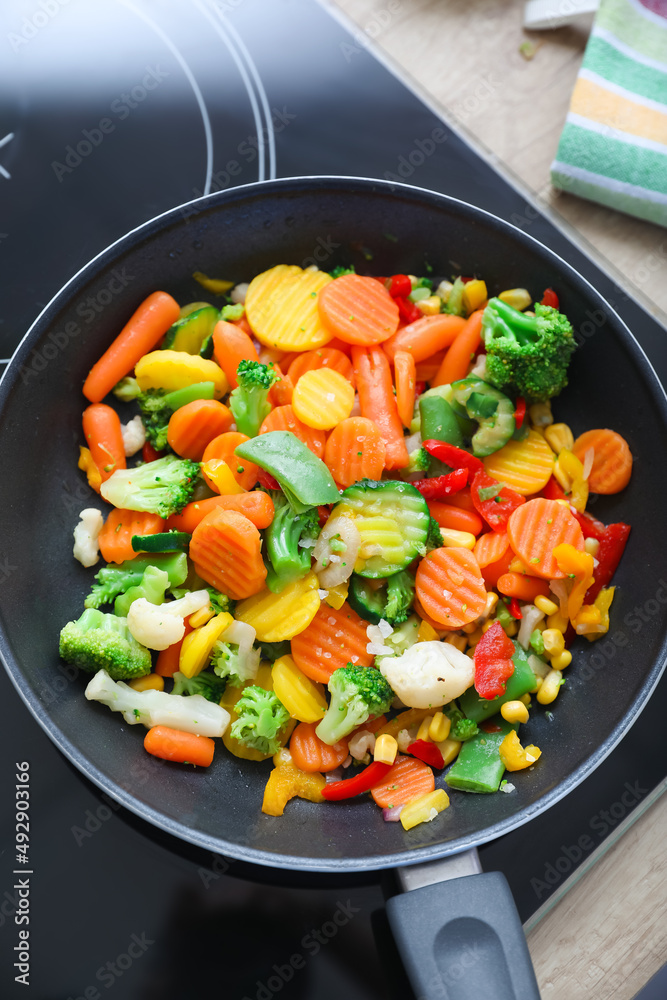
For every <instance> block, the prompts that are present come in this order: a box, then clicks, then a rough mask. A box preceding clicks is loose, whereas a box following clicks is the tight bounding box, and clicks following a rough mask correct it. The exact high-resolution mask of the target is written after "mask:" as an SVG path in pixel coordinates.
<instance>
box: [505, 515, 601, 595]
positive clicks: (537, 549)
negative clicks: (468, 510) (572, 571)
mask: <svg viewBox="0 0 667 1000" xmlns="http://www.w3.org/2000/svg"><path fill="white" fill-rule="evenodd" d="M507 534H508V537H509V540H510V545H511V546H512V549H513V551H514V553H515V555H517V556H518V557H519V559H520V560H521V561H522V562H523V563H525V565H526V566H528V567H530V572H531V573H533V574H534V575H535V576H540V577H543V578H544V579H545V580H562V579H563V578H564V576H565V573H564V572H563V571H562V570H561V569H559V568H558V564H557V562H556V560H555V559H554V556H553V549H554V548H555V547H556V545H561V544H562V543H563V542H569V543H570V545H574V547H575V549H578V550H579V551H580V552H583V551H584V536H583V533H582V531H581V528H580V527H579V523H578V521H577V520H576V518H574V517H573V516H572V514H571V513H570V509H569V507H568V506H567V504H562V503H560V502H559V501H558V500H545V499H544V497H536V499H535V500H528V501H527V502H526V503H523V504H521V506H520V507H517V509H516V510H515V511H514V512H513V513H512V514H511V516H510V519H509V521H508V522H507Z"/></svg>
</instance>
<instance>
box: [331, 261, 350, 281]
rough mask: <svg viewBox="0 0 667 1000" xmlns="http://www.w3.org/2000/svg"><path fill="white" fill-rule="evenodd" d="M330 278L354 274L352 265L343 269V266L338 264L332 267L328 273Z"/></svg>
mask: <svg viewBox="0 0 667 1000" xmlns="http://www.w3.org/2000/svg"><path fill="white" fill-rule="evenodd" d="M329 274H330V275H331V277H332V278H340V277H341V276H342V275H343V274H356V272H355V270H354V264H352V265H351V266H350V267H345V265H344V264H338V265H337V266H336V267H334V269H333V271H329Z"/></svg>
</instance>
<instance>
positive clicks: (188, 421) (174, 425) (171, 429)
mask: <svg viewBox="0 0 667 1000" xmlns="http://www.w3.org/2000/svg"><path fill="white" fill-rule="evenodd" d="M233 423H234V418H233V416H232V414H231V411H230V410H229V409H228V408H227V407H226V406H225V404H224V403H221V402H219V401H218V400H217V399H193V400H192V402H191V403H186V404H185V406H181V407H179V409H178V410H174V412H173V413H172V415H171V417H170V419H169V426H168V428H167V441H168V442H169V445H170V446H171V447H172V448H173V449H174V451H175V452H176V454H177V455H180V456H181V458H190V459H192V461H193V462H201V459H202V456H203V454H204V452H205V451H206V447H207V445H208V444H210V442H211V441H212V440H213V439H214V438H216V437H218V436H219V435H220V434H223V433H224V432H225V431H227V430H229V428H230V427H231V425H232V424H233Z"/></svg>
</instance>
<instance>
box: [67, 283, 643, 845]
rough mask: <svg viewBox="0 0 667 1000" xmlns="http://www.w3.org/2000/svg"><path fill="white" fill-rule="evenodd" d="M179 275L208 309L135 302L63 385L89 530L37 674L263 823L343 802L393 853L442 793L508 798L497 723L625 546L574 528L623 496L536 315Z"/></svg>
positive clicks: (616, 440) (568, 349)
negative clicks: (572, 410) (83, 681)
mask: <svg viewBox="0 0 667 1000" xmlns="http://www.w3.org/2000/svg"><path fill="white" fill-rule="evenodd" d="M199 278H200V279H201V280H202V282H204V284H205V287H212V288H213V289H214V290H215V291H217V292H220V293H221V294H223V295H225V304H224V305H223V306H222V308H219V307H217V306H213V305H211V304H210V303H208V302H195V303H191V304H189V305H186V306H184V307H183V308H180V307H179V305H178V304H177V303H176V302H175V300H174V299H173V298H172V297H171V296H170V295H168V294H167V293H165V292H155V293H154V294H152V295H151V296H149V298H148V299H146V301H145V302H144V303H142V305H141V306H140V307H139V308H138V310H137V311H136V312H135V314H134V315H133V316H132V317H131V318H130V320H129V322H128V324H127V326H126V327H125V328H124V329H123V330H122V331H121V333H120V334H119V336H118V337H117V339H116V340H115V341H114V343H113V344H112V345H111V347H110V348H109V349H108V350H107V351H106V352H105V354H104V355H103V356H102V357H101V358H100V360H99V361H98V362H97V364H96V365H95V366H94V367H93V368H92V370H91V372H90V374H89V375H88V377H87V379H86V381H85V384H84V386H83V392H84V395H85V397H86V398H87V400H88V402H89V405H88V406H87V407H86V409H85V410H84V413H83V433H84V438H85V445H84V446H82V447H81V448H80V457H79V468H80V469H82V470H83V472H84V473H85V475H86V477H87V480H88V483H89V484H90V486H91V487H92V488H93V489H94V490H96V491H97V493H99V494H100V496H101V498H102V500H104V501H106V503H107V504H108V505H110V506H109V507H108V508H107V513H106V515H102V513H100V511H99V510H98V509H96V508H88V509H86V510H84V511H82V512H81V515H80V521H79V524H78V525H77V526H76V528H75V531H74V535H75V545H74V555H75V557H76V558H77V559H78V560H79V561H80V562H81V563H82V564H83V565H84V566H94V565H96V564H97V562H98V560H99V557H100V554H101V555H102V557H103V559H104V561H105V565H103V566H102V567H101V568H100V569H98V570H97V572H96V574H95V582H94V583H93V584H92V585H91V589H90V593H89V595H88V596H87V597H86V599H85V601H84V605H85V608H84V611H83V613H82V614H81V616H80V617H79V618H78V620H76V621H71V622H69V623H68V624H67V625H65V627H64V628H63V630H62V632H61V636H60V655H61V656H62V657H63V658H64V659H65V660H66V661H68V662H69V663H73V664H75V665H76V666H78V667H79V668H81V669H82V670H83V671H87V672H90V673H92V674H94V676H93V677H92V679H91V680H90V682H89V684H88V686H87V688H86V692H85V693H86V697H87V698H88V699H89V700H92V701H99V702H102V703H103V704H105V705H108V706H109V707H110V708H111V709H112V711H115V712H120V713H122V715H123V718H124V719H125V721H126V722H128V723H130V724H142V725H144V726H145V727H147V729H148V733H147V735H146V738H145V742H144V745H145V748H146V750H147V751H148V752H149V753H151V754H153V755H155V756H158V757H162V758H166V759H169V760H172V761H177V762H181V763H189V764H195V765H199V766H209V765H211V763H212V761H213V758H214V754H215V753H218V754H219V753H220V752H221V751H220V749H219V747H218V745H217V743H216V738H218V737H221V738H222V741H223V743H224V746H225V748H226V751H227V752H229V753H231V754H233V755H235V756H237V757H241V758H245V759H249V760H255V761H264V760H268V759H271V758H272V759H273V764H274V766H273V769H272V770H271V771H270V774H269V776H268V781H267V785H266V790H265V794H264V802H263V806H262V808H263V811H264V812H265V813H267V814H269V815H272V816H279V815H282V813H283V810H284V808H285V805H286V803H287V802H288V801H289V799H291V798H293V797H295V796H299V797H301V798H305V799H308V800H310V801H312V802H321V801H325V800H327V801H335V800H340V799H349V798H352V797H354V796H357V795H363V794H365V793H370V794H371V796H372V797H373V799H374V800H375V802H376V803H377V804H378V805H379V806H380V807H382V809H383V810H384V818H385V819H386V820H389V821H394V820H399V819H400V822H401V823H402V824H403V826H404V827H405V829H406V830H407V829H410V828H411V827H413V826H415V825H417V824H418V823H422V822H426V821H430V820H432V819H434V818H435V816H437V815H438V814H439V813H440V812H442V810H443V809H445V808H446V807H447V806H448V805H449V796H448V794H447V792H446V790H445V788H448V789H450V790H451V789H454V790H456V791H462V792H478V793H480V792H481V793H489V792H496V791H498V790H499V789H500V790H502V791H505V792H509V791H512V789H513V788H514V786H513V785H512V784H510V783H508V782H507V781H506V780H504V778H503V776H504V774H505V772H506V771H509V772H515V771H520V770H523V769H526V768H531V767H532V766H533V765H535V764H536V763H537V761H538V760H539V758H540V753H541V752H540V750H539V748H538V747H536V746H533V745H525V746H524V745H523V744H522V741H521V739H520V738H519V735H518V732H517V730H518V727H519V725H521V724H524V723H526V722H528V720H529V716H530V709H531V708H533V709H534V708H537V710H538V711H539V710H540V709H541V708H542V706H550V705H552V703H553V702H554V701H555V699H556V697H557V695H558V693H559V691H560V688H561V686H562V685H563V684H564V683H566V675H565V674H564V671H565V670H566V669H567V668H568V667H569V665H570V663H571V661H572V653H571V652H570V650H569V648H568V647H569V645H570V644H571V642H572V640H573V639H574V638H575V637H576V636H583V637H585V638H586V639H588V640H589V641H593V640H595V639H597V638H599V637H600V636H601V635H604V634H605V633H606V632H607V630H608V628H609V610H610V605H611V603H612V600H613V596H614V587H613V585H611V580H612V576H613V573H614V571H615V569H616V566H617V565H618V562H619V560H620V558H621V556H622V553H623V549H624V546H625V543H626V541H627V537H628V534H629V531H630V528H629V526H628V525H626V524H622V523H619V524H612V525H604V524H602V523H601V522H600V521H598V520H596V519H595V518H593V517H592V516H591V515H590V514H589V513H587V511H586V506H587V502H588V495H589V491H591V492H593V493H616V492H618V491H620V490H622V489H623V488H624V487H625V486H626V484H627V482H628V480H629V478H630V474H631V469H632V456H631V454H630V451H629V448H628V446H627V444H626V442H625V441H624V440H623V438H622V437H621V436H620V435H618V434H617V433H615V432H614V431H612V430H609V429H606V428H604V429H593V430H587V431H585V432H584V433H583V434H581V435H580V436H579V437H577V438H576V440H575V438H574V436H573V433H572V431H571V430H570V428H569V427H568V426H567V425H566V424H564V423H554V420H553V417H552V413H551V403H550V401H551V399H552V398H553V397H554V396H556V395H558V393H559V392H560V391H561V390H562V389H563V388H564V387H565V385H566V384H567V369H568V364H569V361H570V358H571V356H572V353H573V351H574V349H575V341H574V336H573V331H572V327H571V325H570V323H569V321H568V320H567V318H566V316H565V315H564V314H563V313H561V312H560V311H559V302H558V298H557V296H556V294H555V293H554V292H553V290H551V289H547V291H546V292H545V293H544V295H543V298H542V301H541V302H536V303H533V299H532V297H531V295H530V294H529V293H528V292H527V291H526V290H525V289H520V288H515V289H509V290H506V291H503V292H501V293H500V294H499V295H498V296H497V297H491V298H489V296H488V293H487V288H486V284H485V282H484V281H483V280H481V279H464V278H462V277H457V278H456V280H454V281H453V282H449V281H446V280H443V281H442V282H440V283H439V284H438V285H437V287H435V289H434V285H435V283H434V282H433V281H431V280H430V279H428V278H417V277H414V276H412V275H404V274H397V275H393V276H391V277H389V278H376V277H369V276H365V275H360V274H356V273H355V272H354V270H353V269H337V270H336V271H335V272H333V273H332V274H328V273H326V272H323V271H318V270H316V269H314V268H308V269H306V270H302V269H301V268H299V267H295V266H288V265H278V266H276V267H273V268H271V269H270V270H268V271H265V272H264V273H262V274H259V275H257V276H256V277H255V278H253V280H252V281H251V282H250V283H249V284H248V285H237V286H235V287H233V288H232V287H231V284H230V283H225V282H217V283H216V282H214V283H213V286H211V282H210V280H209V279H205V278H204V277H203V276H199ZM227 292H230V294H229V295H227V294H226V293H227ZM110 393H112V394H113V395H112V396H111V403H108V402H103V400H104V399H106V398H107V396H109V394H110ZM129 408H132V409H133V413H132V414H131V416H129V417H128V418H127V420H126V422H125V423H123V421H122V419H121V415H122V416H123V419H124V418H125V417H126V416H127V411H128V409H129ZM137 408H138V413H137V412H136V410H137ZM132 456H139V457H138V458H137V460H136V461H134V462H132V463H129V464H128V459H129V458H130V457H132ZM533 699H535V701H536V702H537V706H535V702H534V701H533ZM223 752H224V751H223ZM540 766H546V767H548V761H547V762H545V763H543V764H541V765H540Z"/></svg>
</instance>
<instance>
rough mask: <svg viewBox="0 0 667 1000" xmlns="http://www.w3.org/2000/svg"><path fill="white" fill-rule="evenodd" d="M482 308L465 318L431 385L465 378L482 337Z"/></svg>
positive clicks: (444, 383) (446, 383)
mask: <svg viewBox="0 0 667 1000" xmlns="http://www.w3.org/2000/svg"><path fill="white" fill-rule="evenodd" d="M483 314H484V310H483V309H478V310H477V311H476V312H474V313H473V314H472V315H471V316H469V317H468V319H467V320H466V323H465V326H464V327H462V328H461V331H460V332H459V333H458V334H457V336H456V340H455V341H454V343H453V344H452V346H451V347H450V348H449V350H448V351H447V353H446V354H445V357H444V358H443V361H442V364H441V365H440V367H439V369H438V371H437V373H436V376H435V378H434V379H432V381H431V385H432V386H435V385H450V384H451V383H452V382H456V381H458V379H460V378H465V376H466V375H467V374H468V369H469V368H470V363H471V361H472V360H473V358H474V356H475V351H476V350H477V348H478V347H479V344H480V341H481V339H482V316H483Z"/></svg>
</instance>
